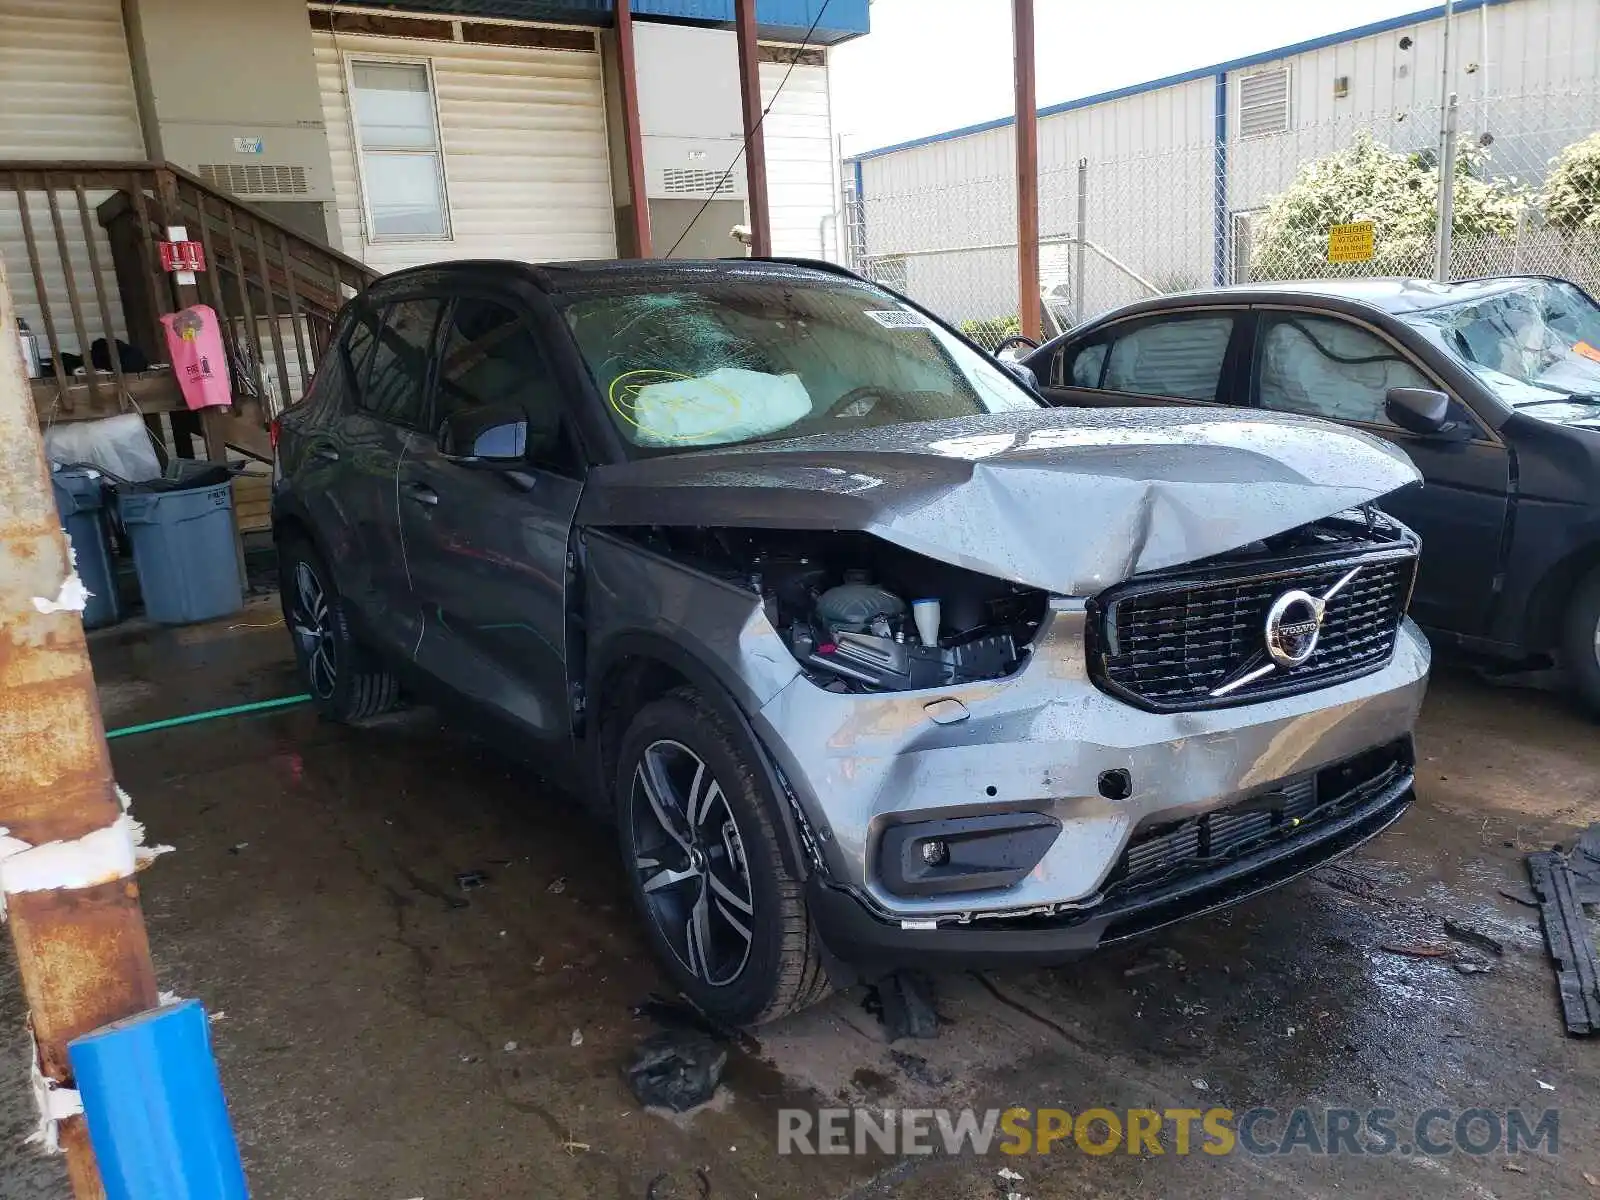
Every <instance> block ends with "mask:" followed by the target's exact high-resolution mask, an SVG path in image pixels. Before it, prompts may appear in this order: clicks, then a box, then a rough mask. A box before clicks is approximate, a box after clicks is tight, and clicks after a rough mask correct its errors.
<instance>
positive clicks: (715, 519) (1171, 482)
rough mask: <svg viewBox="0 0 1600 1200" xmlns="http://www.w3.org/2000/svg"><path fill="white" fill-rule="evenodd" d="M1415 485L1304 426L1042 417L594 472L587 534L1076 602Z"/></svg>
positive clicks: (1374, 444) (1346, 440) (586, 496)
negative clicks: (1000, 587)
mask: <svg viewBox="0 0 1600 1200" xmlns="http://www.w3.org/2000/svg"><path fill="white" fill-rule="evenodd" d="M1418 478H1419V476H1418V474H1417V471H1416V469H1415V468H1414V467H1413V466H1412V465H1411V462H1410V460H1409V459H1407V458H1406V456H1405V455H1404V454H1403V453H1401V451H1399V450H1398V449H1396V448H1395V447H1393V446H1391V445H1389V444H1388V443H1386V442H1382V441H1379V440H1378V439H1376V438H1372V437H1368V436H1366V435H1365V434H1360V433H1354V432H1351V431H1348V430H1343V429H1338V428H1336V427H1334V426H1331V425H1327V424H1324V423H1321V422H1316V421H1308V420H1304V419H1301V418H1298V417H1289V416H1279V415H1275V414H1269V413H1257V412H1249V413H1246V412H1217V411H1214V410H1210V409H1207V410H1197V409H1046V410H1041V411H1039V412H1022V413H1000V414H991V415H987V416H977V417H962V418H958V419H955V420H949V421H927V422H918V423H915V424H908V425H891V426H884V427H881V428H875V429H856V430H848V431H845V432H841V433H838V434H819V435H816V436H812V437H805V438H795V439H792V440H789V441H781V442H763V443H758V444H754V445H746V446H732V447H729V448H727V449H725V450H708V451H700V452H695V453H688V454H678V455H671V456H666V457H660V458H650V459H642V460H639V461H635V462H629V463H622V464H617V465H612V466H605V467H600V468H597V469H596V470H595V471H594V472H592V473H591V474H590V476H589V482H588V484H587V486H586V487H585V488H584V493H583V500H582V503H581V504H580V506H579V509H578V521H579V524H581V525H588V526H607V525H701V526H735V527H754V528H769V529H853V530H861V531H864V532H866V533H870V534H874V535H875V536H877V537H881V538H883V539H884V540H885V541H888V542H893V543H895V544H896V545H898V546H902V547H904V548H905V549H907V550H911V551H914V552H916V553H918V554H922V555H926V556H927V557H929V558H933V559H938V560H940V561H942V562H947V563H951V564H954V565H956V566H960V567H966V568H969V569H970V570H974V571H981V572H983V573H984V574H987V575H993V576H997V577H999V578H1002V579H1009V580H1012V581H1014V582H1017V583H1022V584H1028V585H1030V586H1033V587H1038V588H1044V589H1046V590H1048V591H1051V592H1055V593H1058V594H1063V595H1078V596H1082V595H1090V594H1093V593H1095V592H1098V591H1100V590H1101V589H1103V588H1106V587H1109V586H1110V585H1111V584H1114V583H1118V582H1120V581H1122V580H1124V579H1127V578H1128V577H1130V576H1132V575H1136V574H1139V573H1141V572H1145V571H1154V570H1160V569H1161V568H1163V567H1172V566H1177V565H1179V564H1181V563H1185V562H1192V561H1194V560H1196V559H1201V558H1208V557H1210V556H1212V555H1214V554H1221V553H1223V552H1225V551H1228V550H1232V549H1235V548H1237V547H1239V546H1244V545H1248V544H1249V543H1251V542H1254V541H1258V540H1259V539H1261V538H1264V537H1270V536H1271V535H1273V534H1276V533H1282V532H1284V531H1285V530H1288V529H1293V528H1295V527H1296V526H1299V525H1304V524H1306V523H1307V522H1309V521H1315V520H1317V519H1319V518H1321V517H1325V516H1328V515H1330V514H1332V513H1335V512H1339V511H1341V510H1343V509H1347V508H1351V507H1354V506H1356V505H1359V504H1365V503H1367V502H1369V501H1372V500H1375V499H1377V498H1378V497H1380V496H1384V495H1386V494H1388V493H1389V492H1392V491H1394V490H1395V489H1396V488H1399V487H1403V486H1405V485H1406V484H1408V483H1412V482H1414V481H1415V480H1417V479H1418Z"/></svg>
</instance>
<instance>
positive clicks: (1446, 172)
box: [1433, 92, 1457, 283]
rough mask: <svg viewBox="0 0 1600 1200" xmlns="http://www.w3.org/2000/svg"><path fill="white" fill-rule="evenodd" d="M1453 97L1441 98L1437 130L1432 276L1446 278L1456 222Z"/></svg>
mask: <svg viewBox="0 0 1600 1200" xmlns="http://www.w3.org/2000/svg"><path fill="white" fill-rule="evenodd" d="M1456 116H1457V108H1456V97H1455V93H1453V92H1452V93H1451V94H1450V98H1449V99H1448V100H1447V101H1445V106H1444V127H1443V128H1442V129H1441V130H1440V131H1439V249H1438V254H1437V255H1436V257H1435V260H1434V264H1433V277H1434V279H1436V280H1438V282H1440V283H1449V282H1450V258H1451V243H1452V238H1453V236H1454V233H1455V222H1456V170H1455V167H1456Z"/></svg>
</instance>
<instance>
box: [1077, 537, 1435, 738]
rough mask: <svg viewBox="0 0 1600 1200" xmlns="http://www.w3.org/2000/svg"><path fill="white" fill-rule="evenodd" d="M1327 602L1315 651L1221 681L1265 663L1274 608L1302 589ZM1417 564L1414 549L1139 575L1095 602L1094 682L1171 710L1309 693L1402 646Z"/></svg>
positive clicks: (1374, 665)
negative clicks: (1353, 571)
mask: <svg viewBox="0 0 1600 1200" xmlns="http://www.w3.org/2000/svg"><path fill="white" fill-rule="evenodd" d="M1352 566H1359V567H1360V571H1359V572H1358V573H1357V575H1356V576H1355V577H1354V578H1353V579H1352V580H1351V581H1350V582H1349V583H1347V584H1346V585H1345V586H1344V587H1343V588H1342V589H1340V590H1339V591H1338V592H1337V593H1336V594H1335V595H1334V597H1333V598H1332V599H1331V600H1330V601H1329V602H1328V606H1327V610H1326V612H1325V614H1324V616H1323V621H1322V629H1321V633H1320V635H1319V636H1318V640H1317V649H1316V653H1315V654H1313V655H1312V656H1311V658H1310V659H1309V660H1308V661H1307V662H1305V663H1303V664H1301V665H1300V666H1298V667H1291V668H1282V667H1280V668H1277V669H1275V670H1273V671H1272V672H1270V673H1268V674H1266V675H1264V676H1263V677H1261V678H1260V679H1258V680H1255V681H1253V682H1251V683H1249V684H1246V685H1244V686H1243V687H1240V688H1239V689H1237V690H1236V691H1232V692H1229V693H1227V694H1226V695H1224V696H1221V697H1217V696H1213V695H1212V693H1213V692H1214V691H1216V689H1217V688H1219V687H1222V686H1223V685H1225V684H1227V683H1228V682H1230V681H1232V680H1234V679H1236V678H1238V677H1239V676H1240V675H1242V674H1245V673H1247V672H1248V671H1250V670H1251V669H1252V668H1254V667H1256V666H1260V665H1264V664H1266V663H1267V662H1268V661H1269V660H1268V659H1267V657H1266V651H1265V646H1266V642H1265V629H1266V617H1267V610H1268V609H1269V608H1271V607H1272V603H1273V601H1274V600H1276V599H1277V598H1278V597H1279V596H1281V595H1283V594H1284V593H1285V592H1287V591H1289V590H1291V589H1295V588H1299V589H1302V590H1304V591H1307V592H1309V593H1311V594H1312V595H1314V596H1321V595H1323V594H1324V593H1326V592H1327V591H1328V589H1330V588H1332V587H1333V586H1334V584H1335V583H1337V582H1338V581H1339V579H1340V578H1341V577H1342V576H1343V575H1344V574H1345V573H1346V572H1348V571H1349V570H1350V568H1351V567H1352ZM1415 569H1416V557H1415V554H1414V553H1413V552H1412V551H1411V550H1410V549H1409V548H1407V549H1403V550H1399V551H1389V552H1386V553H1383V554H1377V555H1370V556H1367V557H1360V556H1357V557H1343V558H1338V559H1333V560H1323V561H1320V562H1314V563H1310V564H1305V565H1301V566H1297V567H1294V568H1290V569H1286V570H1274V571H1271V572H1259V573H1248V572H1246V573H1241V572H1239V571H1237V570H1235V571H1233V572H1231V573H1228V574H1222V573H1217V574H1212V575H1209V576H1202V577H1198V578H1195V577H1189V578H1180V579H1174V580H1170V581H1150V582H1140V581H1135V582H1134V583H1133V584H1131V585H1128V586H1127V587H1125V588H1122V589H1116V590H1114V591H1113V592H1111V593H1108V595H1107V596H1105V597H1102V598H1101V600H1100V601H1099V602H1097V605H1096V608H1097V610H1098V614H1099V619H1098V621H1097V622H1096V627H1095V640H1094V644H1093V647H1092V654H1093V661H1092V664H1091V665H1092V668H1093V674H1094V677H1095V680H1096V682H1098V683H1099V684H1100V685H1101V686H1102V687H1104V688H1105V689H1106V690H1107V691H1110V692H1112V693H1114V694H1116V695H1118V696H1121V697H1122V698H1124V699H1126V700H1129V701H1131V702H1132V703H1134V704H1137V705H1139V706H1140V707H1142V708H1150V709H1155V710H1157V711H1163V712H1170V711H1176V710H1185V709H1195V708H1216V707H1221V706H1223V705H1227V704H1242V703H1248V702H1250V701H1252V700H1261V699H1265V698H1267V697H1270V696H1282V695H1289V694H1293V693H1296V692H1303V691H1309V690H1310V689H1312V688H1315V687H1322V686H1325V685H1327V684H1329V683H1333V682H1336V681H1338V680H1341V679H1348V678H1351V677H1353V676H1355V675H1360V674H1364V673H1365V672H1367V671H1370V670H1375V669H1376V668H1378V667H1379V666H1381V665H1382V664H1383V663H1385V662H1387V661H1388V659H1389V656H1390V654H1391V653H1393V651H1394V643H1395V636H1396V634H1397V632H1398V631H1399V628H1400V620H1401V618H1402V617H1403V616H1404V615H1405V605H1406V601H1407V598H1408V597H1409V595H1410V592H1411V580H1412V575H1413V573H1414V571H1415Z"/></svg>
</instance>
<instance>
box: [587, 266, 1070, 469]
mask: <svg viewBox="0 0 1600 1200" xmlns="http://www.w3.org/2000/svg"><path fill="white" fill-rule="evenodd" d="M567 295H568V296H569V297H570V299H569V300H568V302H567V306H566V311H565V316H566V321H567V326H568V328H569V329H571V331H572V334H573V337H574V338H575V339H576V340H577V343H578V348H579V350H580V352H581V353H582V355H583V358H584V360H585V361H586V362H587V363H588V366H589V370H590V372H591V373H592V374H593V376H594V380H595V383H596V384H597V385H598V387H599V389H600V395H601V396H602V397H603V399H604V401H605V408H606V414H607V415H608V416H609V417H610V418H611V420H612V422H613V423H614V424H615V425H616V426H617V428H618V429H619V430H621V432H622V435H623V438H624V440H625V441H626V442H627V444H628V445H629V446H630V447H631V448H632V449H633V450H634V451H635V452H636V453H638V454H640V455H650V454H661V453H670V452H672V451H676V450H691V449H694V448H696V447H701V446H726V445H733V444H738V443H744V442H755V441H763V440H770V439H774V438H788V437H799V436H803V435H805V434H812V433H824V432H832V431H836V430H844V429H861V428H870V427H873V426H879V425H894V424H899V423H901V422H906V421H929V420H937V419H940V418H944V417H962V416H972V415H974V414H977V413H985V412H1003V411H1008V410H1013V409H1030V408H1036V407H1038V405H1039V401H1038V400H1037V399H1035V398H1034V397H1033V396H1032V395H1031V394H1030V393H1029V392H1028V391H1027V390H1026V389H1025V388H1023V387H1022V386H1021V385H1020V384H1019V383H1018V382H1017V381H1016V380H1015V379H1013V378H1012V377H1011V376H1010V375H1009V374H1008V373H1007V372H1006V371H1005V370H1004V369H1002V368H1001V367H999V366H997V365H996V364H995V363H994V362H993V361H992V360H991V359H990V358H988V357H987V356H986V355H984V354H982V353H980V352H978V351H976V350H974V349H972V347H970V346H968V345H966V344H965V343H964V342H962V341H961V339H959V338H957V337H955V336H954V335H953V334H951V333H949V332H947V331H946V330H944V329H942V328H940V327H939V325H937V324H936V323H935V322H933V321H932V320H930V319H929V318H927V317H926V316H924V315H923V314H922V313H920V312H918V311H916V310H915V309H913V308H910V307H908V306H907V305H906V304H904V303H902V302H901V301H899V300H896V299H895V298H894V297H893V296H890V295H889V294H888V293H886V292H883V291H880V290H878V289H877V288H875V287H872V286H871V285H870V284H865V283H860V282H857V281H855V280H851V279H844V278H840V279H837V280H835V279H825V278H818V277H816V276H815V275H812V274H809V273H805V274H802V273H800V272H795V273H794V274H792V275H785V274H779V273H774V272H773V271H771V270H764V271H762V272H760V273H757V272H754V271H748V272H746V271H740V270H738V269H730V268H717V269H708V270H707V271H705V272H704V273H703V274H690V273H687V272H677V271H673V272H661V273H659V274H658V275H654V276H649V277H639V276H631V277H628V278H627V279H626V280H622V281H610V280H605V279H603V278H602V279H597V280H593V281H592V282H591V281H584V282H583V283H582V284H580V285H578V286H577V287H576V288H573V289H572V290H570V291H568V293H567Z"/></svg>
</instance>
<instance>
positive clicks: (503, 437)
mask: <svg viewBox="0 0 1600 1200" xmlns="http://www.w3.org/2000/svg"><path fill="white" fill-rule="evenodd" d="M438 440H439V454H440V455H441V456H442V457H443V458H444V459H445V460H446V461H448V462H452V463H455V465H456V466H458V467H475V468H477V469H479V470H505V469H506V468H514V467H525V466H527V465H528V458H527V455H528V418H527V416H526V414H524V413H523V411H522V410H521V409H520V408H513V407H510V406H507V405H489V406H487V407H484V408H469V409H463V410H461V411H458V412H453V413H451V414H450V415H449V416H448V417H446V418H445V419H444V420H443V421H442V422H440V424H439V438H438Z"/></svg>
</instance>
